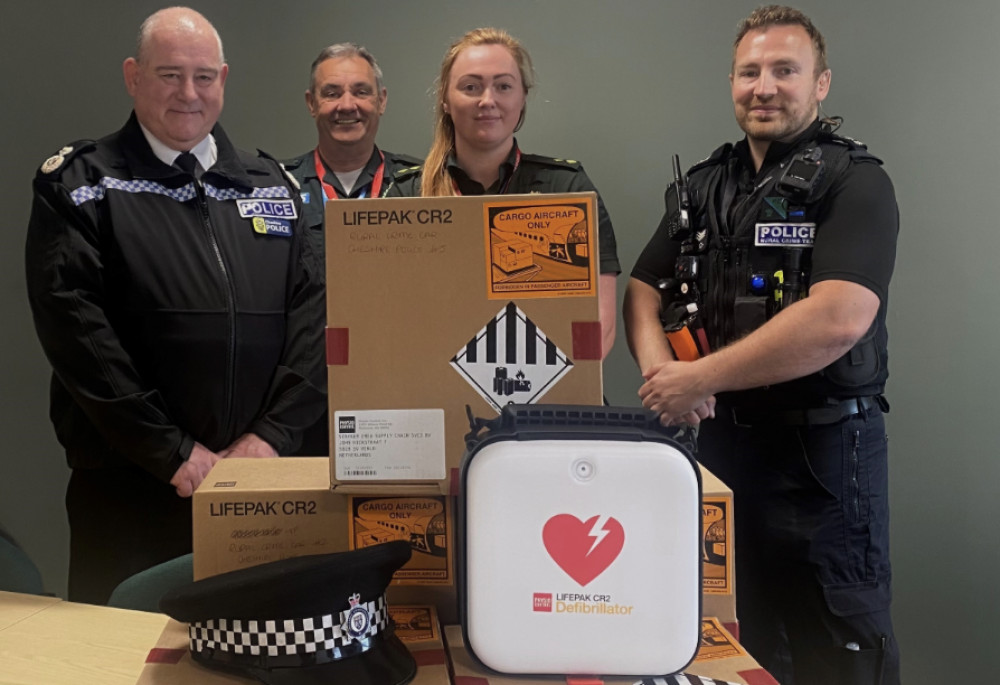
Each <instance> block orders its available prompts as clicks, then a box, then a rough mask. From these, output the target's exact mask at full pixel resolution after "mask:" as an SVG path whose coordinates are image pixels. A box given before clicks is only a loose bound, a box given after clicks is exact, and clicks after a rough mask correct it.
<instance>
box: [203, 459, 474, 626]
mask: <svg viewBox="0 0 1000 685" xmlns="http://www.w3.org/2000/svg"><path fill="white" fill-rule="evenodd" d="M453 504H454V499H453V498H451V497H447V496H443V495H437V496H395V495H394V496H383V497H357V498H353V497H351V496H348V495H343V494H339V493H336V492H333V491H332V490H331V489H330V471H329V464H328V460H326V459H321V458H315V457H284V458H280V459H223V460H222V461H220V462H218V463H217V464H216V465H215V467H214V468H213V469H212V471H211V472H210V473H209V474H208V477H207V478H205V480H204V481H203V482H202V484H201V486H199V488H198V490H197V491H196V492H195V494H194V503H193V507H194V577H195V580H200V579H201V578H207V577H209V576H214V575H218V574H220V573H226V572H228V571H234V570H237V569H241V568H248V567H250V566H257V565H259V564H264V563H268V562H271V561H278V560H280V559H287V558H290V557H299V556H305V555H307V554H326V553H330V552H343V551H345V550H349V549H356V548H360V547H365V546H369V545H373V544H378V543H380V542H388V541H390V540H406V541H407V542H409V543H410V547H411V549H412V550H413V556H412V558H411V559H410V561H409V562H408V563H407V564H406V565H405V566H404V567H403V568H402V569H400V570H399V571H398V572H397V573H396V574H395V576H394V580H393V582H392V585H390V587H389V590H388V593H387V594H388V599H389V603H390V604H391V605H396V604H407V605H423V604H432V605H434V606H435V607H436V608H437V610H438V612H439V614H440V616H441V618H442V620H444V621H448V622H454V621H457V620H458V613H457V612H458V608H457V587H456V583H455V565H454V559H453V557H454V553H453V540H454V537H453V536H454V533H453V528H454V517H453V510H454V506H453Z"/></svg>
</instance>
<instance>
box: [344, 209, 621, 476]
mask: <svg viewBox="0 0 1000 685" xmlns="http://www.w3.org/2000/svg"><path fill="white" fill-rule="evenodd" d="M595 198H596V196H595V195H594V194H593V193H574V194H568V195H512V196H504V197H503V198H502V199H498V198H497V197H495V196H494V197H482V196H481V197H447V198H395V199H382V200H377V199H369V200H340V201H338V202H331V203H328V204H327V206H326V231H327V235H328V236H329V238H328V239H327V241H326V269H327V288H328V289H329V292H330V293H338V294H340V295H337V296H331V297H328V298H327V345H326V348H327V349H326V352H327V364H328V370H329V388H330V391H329V398H330V423H331V425H330V437H331V448H330V454H331V455H332V457H331V475H332V479H331V480H332V483H333V487H334V489H335V490H337V491H339V492H354V493H357V494H384V493H387V492H394V493H411V494H416V493H440V494H449V493H451V494H455V491H454V489H453V484H457V478H456V477H455V473H456V472H457V469H458V466H459V464H460V462H461V458H462V454H463V452H464V449H465V441H464V436H465V434H466V433H467V432H468V431H469V419H468V416H467V413H466V407H467V406H468V407H469V408H470V409H471V411H472V413H473V414H474V415H476V416H478V417H485V418H492V417H494V416H496V415H497V414H498V412H499V409H500V407H502V406H503V405H504V404H507V403H509V402H518V403H532V402H545V403H564V404H594V405H598V404H601V403H602V398H603V389H602V384H601V383H602V381H601V356H602V355H601V329H600V323H599V321H598V312H599V308H598V293H597V288H598V268H597V267H598V256H597V240H596V232H597V211H596V200H595Z"/></svg>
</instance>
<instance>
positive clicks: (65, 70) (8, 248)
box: [0, 0, 1000, 685]
mask: <svg viewBox="0 0 1000 685" xmlns="http://www.w3.org/2000/svg"><path fill="white" fill-rule="evenodd" d="M193 4H194V6H195V7H196V8H197V9H199V10H201V11H202V12H204V13H205V14H206V15H207V16H208V18H209V19H210V20H212V21H213V22H214V23H215V24H216V26H217V28H218V29H219V32H220V33H221V34H222V38H223V41H224V42H225V46H226V55H227V58H228V61H229V64H230V68H231V71H230V76H229V81H228V84H227V85H228V88H227V102H226V108H225V111H224V113H223V117H222V121H223V123H224V124H225V126H226V128H227V130H228V132H229V134H230V136H231V137H232V138H233V139H234V140H235V141H236V142H237V144H239V145H241V146H242V147H245V148H254V147H260V148H262V149H265V150H268V151H269V152H271V153H273V154H275V155H277V156H281V157H287V156H292V155H294V154H298V153H300V152H303V151H305V150H307V149H309V148H310V147H312V146H313V145H314V144H315V129H314V128H313V126H312V122H311V120H310V119H309V117H308V115H307V113H306V109H305V106H304V103H303V91H304V89H305V87H306V83H307V77H308V67H309V64H310V63H311V61H312V59H313V57H314V56H315V54H316V53H317V52H318V51H319V49H320V48H321V47H323V46H325V45H327V44H329V43H333V42H337V41H343V40H354V41H356V42H359V43H363V44H365V45H367V46H368V47H369V48H370V49H371V50H372V51H373V52H374V53H375V54H376V55H377V56H378V58H379V60H380V62H381V64H382V67H383V69H384V71H385V74H386V83H387V85H388V88H389V107H388V112H387V114H386V116H385V117H384V119H383V121H382V130H381V134H380V140H379V142H380V144H381V145H382V146H383V147H385V148H386V149H391V150H397V151H400V152H409V153H412V154H415V155H422V154H423V153H424V151H425V150H426V149H427V146H428V144H429V140H430V126H431V108H432V102H431V98H430V91H431V89H432V83H433V79H434V77H435V74H436V72H437V68H438V65H439V63H440V58H441V55H442V54H443V53H444V51H445V48H446V47H447V45H448V44H449V43H450V41H451V40H452V39H453V38H455V37H457V36H459V35H461V34H462V33H464V32H465V31H466V30H467V29H469V28H473V27H475V26H481V25H498V26H503V27H505V28H507V29H508V30H510V31H511V32H512V33H513V34H514V35H516V36H518V37H519V38H521V39H522V40H523V41H524V43H525V44H526V45H527V46H528V48H529V49H530V51H531V54H532V56H533V58H534V61H535V66H536V69H537V71H538V88H537V90H536V91H535V92H534V93H533V94H532V95H531V97H530V100H529V107H528V118H527V123H526V125H525V127H524V130H523V131H522V132H521V134H520V135H519V140H520V142H521V144H522V147H523V148H524V149H526V150H528V151H532V152H537V153H540V154H549V155H552V156H555V157H572V158H576V159H580V160H582V161H583V162H584V164H585V166H586V168H587V171H588V173H589V174H590V176H591V178H592V179H593V180H594V182H595V184H596V185H597V186H598V188H600V189H601V193H602V195H603V197H604V200H605V202H606V203H607V206H608V209H609V211H610V212H611V216H612V219H613V220H614V224H615V230H616V233H617V235H618V244H619V256H620V258H621V260H622V263H623V265H625V268H626V271H627V270H628V269H629V268H631V265H632V264H633V263H634V261H635V258H636V256H637V255H638V253H639V250H640V249H641V248H642V246H643V245H644V243H645V241H646V239H647V238H648V236H649V234H650V233H651V231H652V230H653V228H654V227H655V226H656V223H657V221H658V220H659V215H660V211H661V208H662V195H663V190H664V187H665V184H666V182H667V180H668V178H669V175H670V155H671V154H673V153H678V154H680V156H681V159H682V160H683V161H684V163H685V164H691V163H693V162H695V161H697V160H698V159H701V158H703V157H704V156H706V155H707V154H708V153H709V152H710V151H711V150H712V149H714V148H715V147H716V146H717V145H718V144H719V143H721V142H722V141H724V140H727V139H735V138H737V137H739V135H740V134H739V131H738V129H737V127H736V125H735V123H734V121H733V117H732V113H731V105H730V103H729V93H728V83H727V78H726V77H727V73H728V68H729V55H730V47H729V46H730V44H731V40H732V35H733V30H734V27H735V24H736V22H737V21H738V20H739V19H740V18H741V17H742V16H744V15H745V14H746V13H747V12H749V10H750V9H751V8H752V7H753V6H754V4H755V3H751V2H737V1H723V0H719V1H716V2H703V1H702V2H694V1H690V0H632V1H628V0H621V1H619V2H615V3H612V2H598V1H597V0H548V1H544V2H543V1H541V0H537V1H531V0H508V1H507V2H485V1H482V0H468V1H466V2H448V1H445V0H424V1H422V2H402V1H400V2H385V1H378V0H373V1H369V2H355V3H345V2H332V1H331V2H315V1H312V0H302V1H300V2H295V3H277V2H273V0H268V1H263V0H244V1H242V2H235V1H233V2H209V1H201V2H194V3H193ZM800 7H801V8H802V9H803V10H805V11H806V12H807V13H808V14H810V15H811V16H812V18H813V19H814V20H815V22H816V23H817V24H818V25H819V27H820V28H821V29H822V30H823V32H824V34H825V35H826V37H827V41H828V43H829V46H830V63H831V65H832V68H833V75H834V76H833V84H832V90H831V95H830V97H829V98H828V100H827V103H826V111H827V112H828V113H829V114H840V115H843V116H844V117H845V119H846V123H845V125H844V127H843V129H842V131H843V132H844V133H846V134H847V135H850V136H853V137H856V138H860V139H862V140H865V141H867V142H868V143H869V144H870V146H871V149H872V150H873V151H874V152H875V153H876V154H878V155H880V156H882V157H883V158H884V159H885V161H886V169H887V170H888V172H889V174H890V175H891V176H892V178H893V181H894V182H895V185H896V191H897V198H898V201H899V205H900V211H901V216H902V228H901V234H900V244H899V253H898V257H897V268H896V275H895V278H894V280H893V285H892V290H891V299H892V302H891V307H890V322H889V325H890V333H891V341H890V352H891V371H892V377H891V379H890V383H889V389H888V397H889V399H890V402H891V403H892V413H891V415H890V417H889V430H890V434H891V464H892V470H891V497H892V513H893V520H892V531H893V561H894V564H895V589H896V592H895V618H896V622H897V627H898V635H899V640H900V643H901V646H902V650H903V659H904V670H905V677H906V682H907V683H910V684H911V685H914V684H915V685H920V684H922V683H932V682H942V681H945V679H946V678H947V679H948V680H947V682H955V680H953V678H956V677H965V678H973V677H979V678H985V677H986V676H987V674H988V673H989V672H993V671H995V666H994V665H993V664H992V663H989V662H988V661H987V654H988V652H987V648H988V647H992V645H993V641H992V635H991V632H990V631H988V630H986V629H985V626H987V625H989V624H990V623H991V622H992V620H994V619H996V617H997V614H998V612H1000V601H998V591H997V589H996V586H995V585H994V581H995V576H997V575H998V571H1000V545H998V542H997V541H998V535H997V533H996V524H997V520H998V519H1000V507H998V504H997V503H998V501H1000V497H998V487H997V483H998V481H1000V459H998V454H997V453H998V451H1000V450H998V449H997V447H998V440H997V438H996V434H997V428H996V419H995V414H996V413H997V412H996V409H995V405H994V404H993V401H992V400H993V391H994V389H995V388H996V387H997V386H998V382H1000V363H998V362H997V361H996V352H995V348H996V346H997V341H998V339H1000V338H998V335H997V328H998V325H1000V323H998V322H1000V298H998V297H997V296H996V294H995V282H996V279H995V275H996V274H997V273H998V271H1000V268H998V267H997V265H996V259H997V256H998V255H1000V231H998V230H997V228H996V226H995V225H994V224H995V221H994V217H993V215H995V213H996V212H995V210H994V208H995V207H996V205H997V201H996V194H997V191H996V189H995V186H996V184H997V179H998V178H1000V173H998V171H1000V170H998V164H1000V162H998V160H1000V149H998V148H1000V145H998V143H997V139H996V136H995V133H994V130H993V126H992V124H993V118H994V113H995V112H997V111H998V110H1000V93H998V85H997V84H998V83H1000V77H998V67H1000V43H998V42H997V41H996V40H995V36H996V35H997V34H998V33H1000V5H998V4H997V3H996V2H995V0H966V1H965V2H962V3H956V4H954V5H952V4H948V5H941V4H931V5H925V6H921V7H920V8H919V10H918V9H917V7H916V5H914V4H913V3H911V2H904V1H903V0H887V1H885V2H878V1H864V2H863V1H861V0H843V1H842V2H839V3H821V2H816V1H815V0H810V1H809V2H805V3H803V4H802V5H800ZM158 8H159V5H156V4H153V3H150V2H146V1H138V0H137V1H134V2H125V1H120V2H110V1H109V2H90V3H79V2H72V3H71V2H66V1H65V0H54V1H51V2H45V1H40V2H22V1H21V0H8V2H6V3H4V6H3V9H2V12H3V15H4V21H2V22H0V46H2V47H0V50H2V56H3V64H4V65H5V74H4V77H3V83H4V97H3V102H4V105H3V107H2V108H0V131H2V134H0V135H2V136H3V146H2V149H3V151H4V152H5V158H6V160H7V161H6V163H5V169H4V182H3V183H2V184H0V207H2V208H3V216H4V223H5V224H6V228H5V230H4V231H3V232H2V233H0V241H2V244H0V260H2V263H3V268H2V269H0V307H2V309H0V311H2V312H3V316H4V322H5V325H4V326H2V328H0V339H2V350H3V356H2V357H0V401H2V405H0V406H2V411H0V430H2V433H0V434H2V435H3V436H4V439H5V440H4V442H5V445H4V447H5V450H4V452H5V453H4V456H3V457H2V458H0V524H2V525H3V526H4V527H6V528H7V529H9V530H11V531H12V532H13V533H14V534H15V535H16V536H17V537H18V538H19V539H20V540H21V542H22V543H23V544H24V546H25V547H26V548H27V549H28V551H29V552H30V554H31V555H32V557H33V558H34V559H35V560H36V561H37V563H38V564H39V566H40V567H41V568H42V571H43V574H44V577H45V581H46V583H47V586H48V587H49V588H50V589H51V590H52V591H54V592H57V593H60V594H61V593H63V592H64V590H65V573H66V570H65V566H66V559H67V526H66V523H65V514H64V512H63V501H62V498H63V490H64V486H65V483H66V480H67V477H68V469H67V468H66V467H65V462H64V458H63V456H62V453H61V450H60V449H59V446H58V445H57V444H56V442H55V439H54V437H53V433H52V429H51V426H50V424H49V421H48V418H47V384H48V366H47V363H46V361H45V359H44V357H43V356H42V353H41V350H40V348H39V346H38V343H37V341H36V339H35V335H34V332H33V329H32V324H31V320H30V315H29V312H28V307H27V304H26V301H25V288H24V271H23V256H22V255H23V245H24V234H25V226H26V224H27V219H28V213H29V209H30V180H31V177H32V175H33V174H34V172H35V169H36V168H37V167H38V165H40V164H41V162H42V161H43V160H44V159H45V158H46V157H48V156H49V155H51V154H52V153H53V152H54V151H55V150H57V149H58V148H60V147H62V146H63V145H64V144H66V143H68V142H71V141H73V140H77V139H81V138H92V137H97V136H100V135H103V134H105V133H108V132H110V131H112V130H113V129H116V128H117V127H118V126H120V125H121V124H122V123H123V122H124V120H125V118H126V117H127V115H128V110H129V100H128V98H127V95H126V93H125V90H124V88H123V85H122V80H121V62H122V60H123V59H124V58H125V57H126V56H127V55H129V54H130V53H131V51H132V47H133V43H134V36H135V32H136V29H137V28H138V25H139V23H140V22H141V20H142V19H143V18H144V17H145V16H146V15H148V14H149V13H150V12H152V11H154V10H155V9H158ZM625 283H626V281H625V278H624V277H622V278H620V279H619V294H620V293H621V291H622V290H624V287H625ZM619 329H620V326H619ZM605 378H606V387H607V396H608V398H609V399H610V400H611V401H612V402H613V403H619V404H637V403H638V401H637V398H636V395H635V391H636V389H637V388H638V385H639V377H638V374H637V372H636V371H635V368H634V366H633V364H632V362H631V359H630V358H629V355H628V351H627V349H626V346H625V344H624V336H623V334H622V333H621V330H619V339H618V343H617V344H616V347H615V349H614V350H613V352H612V353H611V355H610V357H609V358H608V361H607V363H606V365H605ZM990 531H993V532H992V533H991V532H990Z"/></svg>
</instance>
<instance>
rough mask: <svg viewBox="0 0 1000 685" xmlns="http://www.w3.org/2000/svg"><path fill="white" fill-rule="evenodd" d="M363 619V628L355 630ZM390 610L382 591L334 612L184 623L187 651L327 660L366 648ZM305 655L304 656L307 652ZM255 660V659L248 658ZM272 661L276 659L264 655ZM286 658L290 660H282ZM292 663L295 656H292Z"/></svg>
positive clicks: (385, 623) (382, 627)
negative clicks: (188, 643)
mask: <svg viewBox="0 0 1000 685" xmlns="http://www.w3.org/2000/svg"><path fill="white" fill-rule="evenodd" d="M359 617H360V618H361V619H362V622H361V627H362V629H361V631H357V630H355V629H353V627H354V621H352V618H354V619H355V620H357V618H359ZM388 626H389V612H388V608H387V605H386V600H385V595H382V596H380V597H378V598H377V599H375V600H371V601H367V602H358V603H357V604H355V605H354V606H351V607H350V608H349V609H345V610H344V611H341V612H340V613H339V614H338V615H333V614H323V615H320V616H310V617H307V618H289V619H284V620H273V619H265V620H247V619H225V618H219V619H211V620H208V621H197V622H194V623H192V624H191V625H190V627H189V628H188V636H189V638H190V640H191V651H192V652H195V653H204V652H208V651H211V652H213V653H214V656H215V658H218V657H219V656H221V655H220V654H219V652H223V653H228V655H229V656H230V657H233V660H240V659H238V658H237V655H244V656H247V657H258V656H260V657H265V658H266V657H294V656H299V657H305V660H307V661H309V662H311V663H325V662H329V661H336V660H337V659H341V658H346V657H348V656H354V655H356V654H361V653H364V652H365V651H367V649H368V647H369V646H370V640H369V638H372V637H375V636H376V635H378V634H379V633H382V632H385V631H386V629H387V628H388ZM306 655H308V656H306ZM251 660H255V659H251ZM268 661H269V662H271V663H273V662H274V659H273V658H272V659H268ZM283 661H289V660H283ZM291 661H292V662H294V660H291Z"/></svg>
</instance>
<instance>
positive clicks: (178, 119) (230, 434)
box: [26, 7, 326, 603]
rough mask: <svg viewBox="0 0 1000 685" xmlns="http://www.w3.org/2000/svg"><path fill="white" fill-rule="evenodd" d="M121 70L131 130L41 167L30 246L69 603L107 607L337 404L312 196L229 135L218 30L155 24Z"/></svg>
mask: <svg viewBox="0 0 1000 685" xmlns="http://www.w3.org/2000/svg"><path fill="white" fill-rule="evenodd" d="M123 70H124V76H125V86H126V88H127V90H128V92H129V95H131V96H132V100H133V104H134V111H133V112H132V115H131V116H130V117H129V119H128V121H127V122H126V123H125V125H124V126H123V127H122V128H121V129H120V130H118V131H117V132H115V133H112V134H111V135H108V136H106V137H104V138H102V139H100V140H98V141H80V142H76V143H73V144H71V145H67V146H64V147H63V148H61V149H60V150H59V151H58V152H57V153H56V154H55V155H53V156H51V157H49V159H47V160H46V161H45V163H43V164H42V166H41V168H40V169H39V171H38V174H37V175H36V177H35V181H34V204H33V206H32V210H31V220H30V225H29V227H28V240H27V249H26V272H27V281H28V297H29V300H30V302H31V309H32V313H33V314H34V320H35V326H36V328H37V330H38V337H39V339H40V341H41V343H42V347H43V348H44V350H45V353H46V355H47V356H48V358H49V361H50V362H51V364H52V369H53V376H52V385H51V394H52V397H51V410H50V415H51V418H52V421H53V423H54V424H55V429H56V434H57V437H58V438H59V441H60V442H61V443H62V445H63V446H64V447H65V449H66V457H67V460H68V462H69V465H70V466H71V467H72V469H73V474H72V476H71V477H70V481H69V486H68V488H67V492H66V509H67V513H68V515H69V523H70V572H69V597H70V599H73V600H76V601H80V602H91V603H103V602H105V601H106V600H107V599H108V596H109V595H110V594H111V592H112V590H113V589H114V588H115V586H116V585H117V584H118V583H119V582H120V581H122V580H124V579H125V578H127V577H128V576H130V575H132V574H134V573H136V572H138V571H141V570H143V569H146V568H148V567H150V566H153V565H155V564H158V563H160V562H163V561H166V560H168V559H171V558H173V557H178V556H181V555H183V554H185V553H189V552H190V551H191V494H192V492H193V491H194V490H195V489H196V488H197V487H198V484H199V483H200V482H201V481H202V479H204V478H205V475H206V474H207V473H208V471H209V469H211V468H212V465H213V464H215V463H216V462H217V461H218V460H219V459H221V458H224V457H229V456H239V457H272V456H276V455H278V454H287V453H289V452H290V451H292V450H293V449H294V448H295V446H296V445H297V444H298V442H299V439H300V436H301V433H302V431H304V429H305V428H306V427H307V426H308V425H310V424H311V423H312V422H313V421H314V420H315V419H316V417H317V416H318V415H319V413H320V412H321V411H322V409H323V407H324V406H325V404H326V402H325V397H324V396H323V394H322V391H321V385H322V379H323V373H324V371H325V368H324V366H323V364H322V358H321V356H320V353H319V350H320V349H321V347H322V343H321V337H320V331H321V329H322V321H323V320H322V318H320V317H318V316H317V315H316V314H317V312H318V308H319V306H320V305H319V303H320V302H322V297H323V290H322V285H321V283H320V281H319V280H318V279H317V278H314V277H313V274H312V272H311V271H310V270H309V265H310V264H311V263H313V262H315V260H312V259H308V258H305V257H303V241H302V240H300V237H299V236H300V231H299V224H298V222H297V220H296V217H297V216H299V214H300V210H299V203H298V197H297V195H296V193H295V190H294V187H293V184H292V181H291V179H289V178H287V177H286V176H285V175H284V174H283V173H282V171H281V169H280V168H279V166H278V164H277V162H276V161H274V160H272V159H268V158H264V157H258V156H256V155H250V154H247V153H245V152H242V151H240V150H238V149H237V148H235V147H234V146H233V144H232V143H230V141H229V138H228V137H227V136H226V134H225V132H224V131H223V130H222V127H221V126H219V125H218V124H217V120H218V118H219V115H220V113H221V111H222V104H223V92H224V85H225V81H226V75H227V74H228V71H229V67H228V66H227V65H226V63H225V59H224V57H223V54H222V42H221V40H220V39H219V35H218V33H217V32H216V30H215V28H214V27H213V26H212V25H211V24H210V23H209V22H208V20H207V19H205V17H203V16H202V15H201V14H199V13H198V12H195V11H194V10H191V9H188V8H184V7H171V8H168V9H165V10H161V11H159V12H156V13H155V14H153V15H152V16H150V17H149V18H148V19H147V20H146V21H145V22H143V24H142V26H141V28H140V30H139V41H138V44H137V46H136V52H135V56H134V57H129V58H128V59H126V60H125V62H124V64H123Z"/></svg>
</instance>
